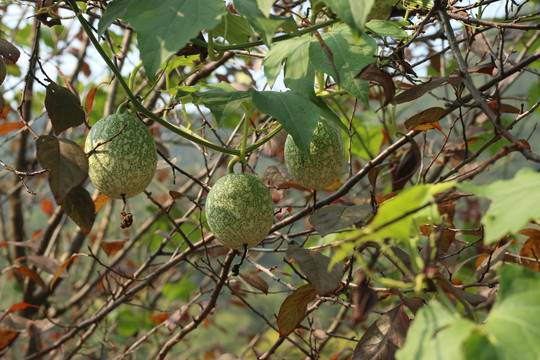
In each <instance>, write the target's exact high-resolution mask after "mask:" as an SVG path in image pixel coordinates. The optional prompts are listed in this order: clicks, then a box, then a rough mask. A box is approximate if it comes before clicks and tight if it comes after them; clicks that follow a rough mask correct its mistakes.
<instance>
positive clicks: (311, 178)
mask: <svg viewBox="0 0 540 360" xmlns="http://www.w3.org/2000/svg"><path fill="white" fill-rule="evenodd" d="M284 158H285V164H286V166H287V170H288V171H289V174H290V175H291V177H292V178H293V180H294V181H295V182H296V183H298V184H300V185H302V186H303V187H305V188H308V189H313V190H321V189H324V188H326V187H328V186H330V185H332V184H333V183H334V182H335V181H336V180H337V179H338V178H339V175H340V174H341V172H342V171H343V165H344V164H345V147H344V145H343V138H342V137H341V134H340V133H339V130H337V129H336V128H335V127H334V126H333V125H332V124H330V123H328V122H326V121H323V120H321V121H319V123H318V124H317V127H316V128H315V131H314V132H313V137H312V140H311V143H310V145H309V152H304V151H301V150H300V149H299V148H298V146H297V145H296V143H295V142H294V139H293V138H292V136H291V135H288V136H287V140H286V141H285V149H284Z"/></svg>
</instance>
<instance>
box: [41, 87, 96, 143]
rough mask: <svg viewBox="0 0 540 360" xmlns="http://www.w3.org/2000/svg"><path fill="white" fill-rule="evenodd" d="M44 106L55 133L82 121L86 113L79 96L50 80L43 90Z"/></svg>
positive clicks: (57, 133)
mask: <svg viewBox="0 0 540 360" xmlns="http://www.w3.org/2000/svg"><path fill="white" fill-rule="evenodd" d="M45 108H46V109H47V114H48V115H49V118H50V119H51V123H52V126H53V129H54V133H55V134H56V135H59V134H60V133H61V132H62V131H64V130H66V129H69V128H72V127H75V126H78V125H81V124H82V123H84V119H85V116H86V114H85V113H84V109H83V107H82V105H81V101H80V100H79V98H78V97H77V96H75V94H73V93H72V92H71V91H69V90H68V89H67V88H65V87H63V86H60V85H58V84H56V83H55V82H52V81H51V83H49V85H47V90H46V92H45Z"/></svg>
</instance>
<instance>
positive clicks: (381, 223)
mask: <svg viewBox="0 0 540 360" xmlns="http://www.w3.org/2000/svg"><path fill="white" fill-rule="evenodd" d="M452 186H454V182H448V183H443V184H422V185H416V186H413V187H410V188H408V189H406V190H404V191H403V192H402V193H401V194H399V195H398V196H396V197H394V198H392V199H391V200H388V201H387V202H385V203H383V204H382V205H381V206H380V207H379V211H378V212H377V215H375V217H374V218H373V221H371V222H370V223H369V225H368V226H367V227H366V228H364V232H365V234H366V236H365V237H363V238H362V240H363V241H367V240H374V241H382V240H384V239H386V238H392V239H400V240H403V241H408V240H409V239H410V237H411V236H414V235H417V234H419V229H418V226H420V225H423V224H426V223H433V222H439V221H440V219H439V211H438V210H437V205H436V204H434V203H433V202H434V200H435V198H434V195H435V194H438V193H440V192H442V191H445V190H447V189H449V188H451V187H452ZM430 203H431V204H430ZM428 204H429V205H428ZM426 205H427V206H426ZM378 228H379V229H378ZM377 229H378V230H377Z"/></svg>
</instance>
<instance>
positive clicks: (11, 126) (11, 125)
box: [0, 121, 24, 135]
mask: <svg viewBox="0 0 540 360" xmlns="http://www.w3.org/2000/svg"><path fill="white" fill-rule="evenodd" d="M22 127H24V124H23V123H22V122H20V121H17V122H5V123H2V124H0V135H4V134H7V133H8V132H11V131H13V130H17V129H20V128H22Z"/></svg>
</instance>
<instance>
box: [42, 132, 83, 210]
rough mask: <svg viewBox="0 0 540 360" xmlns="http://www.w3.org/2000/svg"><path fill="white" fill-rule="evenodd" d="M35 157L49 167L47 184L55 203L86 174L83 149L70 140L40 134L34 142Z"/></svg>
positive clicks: (77, 184) (80, 182) (44, 166)
mask: <svg viewBox="0 0 540 360" xmlns="http://www.w3.org/2000/svg"><path fill="white" fill-rule="evenodd" d="M36 147H37V158H38V160H39V163H40V164H41V166H43V168H45V169H49V186H50V188H51V191H52V193H53V195H54V198H55V199H56V202H57V203H59V204H60V203H61V202H63V200H64V198H65V196H66V195H67V194H68V193H69V192H70V191H71V190H72V189H74V188H75V187H77V186H79V185H81V184H82V183H83V181H84V180H85V179H86V177H87V176H88V159H87V157H86V154H85V153H84V151H83V150H82V149H81V148H80V147H79V145H77V144H76V143H74V142H73V141H71V140H67V139H61V138H56V137H54V136H52V135H42V136H40V137H38V139H37V142H36Z"/></svg>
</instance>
